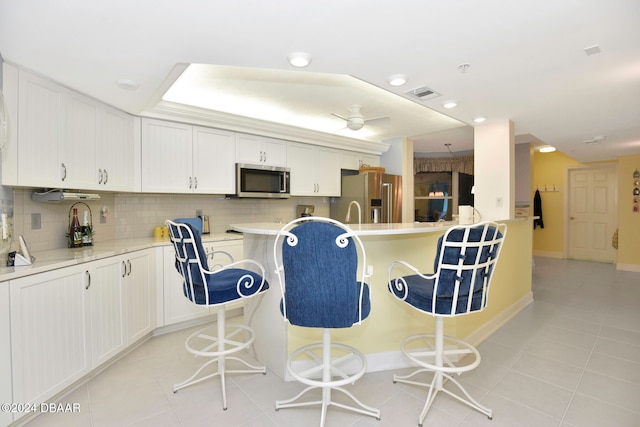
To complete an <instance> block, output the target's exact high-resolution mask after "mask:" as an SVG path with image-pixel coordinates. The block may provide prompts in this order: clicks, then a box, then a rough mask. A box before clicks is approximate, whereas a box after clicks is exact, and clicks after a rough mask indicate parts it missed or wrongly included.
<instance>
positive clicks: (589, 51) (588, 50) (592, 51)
mask: <svg viewBox="0 0 640 427" xmlns="http://www.w3.org/2000/svg"><path fill="white" fill-rule="evenodd" d="M600 52H602V49H600V45H597V44H594V45H593V46H589V47H585V48H584V53H586V54H587V56H591V55H595V54H596V53H600Z"/></svg>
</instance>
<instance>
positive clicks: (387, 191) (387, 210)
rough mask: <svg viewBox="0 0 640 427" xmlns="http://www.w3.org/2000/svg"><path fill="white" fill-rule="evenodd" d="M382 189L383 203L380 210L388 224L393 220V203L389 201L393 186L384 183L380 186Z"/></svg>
mask: <svg viewBox="0 0 640 427" xmlns="http://www.w3.org/2000/svg"><path fill="white" fill-rule="evenodd" d="M382 189H383V194H384V195H383V198H384V199H383V201H382V209H383V210H384V212H383V216H384V217H385V218H386V220H385V222H386V223H387V224H390V223H391V221H392V220H393V218H392V213H391V207H392V206H393V201H392V200H391V195H392V194H393V184H391V183H389V182H385V183H383V184H382Z"/></svg>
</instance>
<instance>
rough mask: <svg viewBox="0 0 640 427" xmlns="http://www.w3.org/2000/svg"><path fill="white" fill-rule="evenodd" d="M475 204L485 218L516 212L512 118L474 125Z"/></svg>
mask: <svg viewBox="0 0 640 427" xmlns="http://www.w3.org/2000/svg"><path fill="white" fill-rule="evenodd" d="M473 146H474V150H473V153H474V174H473V175H474V186H475V194H474V206H475V208H476V209H477V210H478V211H479V212H480V214H481V215H482V219H483V220H505V219H510V218H513V217H514V216H515V200H514V199H515V153H514V152H515V148H514V147H515V138H514V134H513V122H512V121H511V120H497V121H495V122H492V123H488V124H486V125H480V126H476V127H475V128H474V143H473Z"/></svg>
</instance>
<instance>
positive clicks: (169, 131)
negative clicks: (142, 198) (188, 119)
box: [142, 119, 194, 193]
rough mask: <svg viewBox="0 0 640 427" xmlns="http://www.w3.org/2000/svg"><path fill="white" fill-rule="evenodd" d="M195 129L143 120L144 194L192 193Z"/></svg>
mask: <svg viewBox="0 0 640 427" xmlns="http://www.w3.org/2000/svg"><path fill="white" fill-rule="evenodd" d="M192 141H193V129H192V127H191V126H189V125H185V124H182V123H173V122H166V121H163V120H152V119H142V191H143V192H150V193H184V192H191V191H192V189H193V186H194V179H193V174H192V166H191V165H192V159H193V154H192Z"/></svg>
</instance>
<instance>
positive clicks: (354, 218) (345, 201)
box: [331, 172, 402, 224]
mask: <svg viewBox="0 0 640 427" xmlns="http://www.w3.org/2000/svg"><path fill="white" fill-rule="evenodd" d="M352 201H356V202H358V204H359V205H360V207H361V209H362V223H391V222H402V177H401V176H400V175H389V174H385V173H380V172H362V173H360V174H358V175H348V176H343V177H342V196H341V197H336V198H335V199H334V202H333V203H332V204H331V218H333V219H335V220H338V221H341V222H347V221H346V216H347V211H348V209H349V204H350V203H351V202H352ZM348 222H349V223H351V224H357V223H358V208H357V207H356V206H355V204H354V205H353V206H352V207H351V220H350V221H348Z"/></svg>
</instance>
